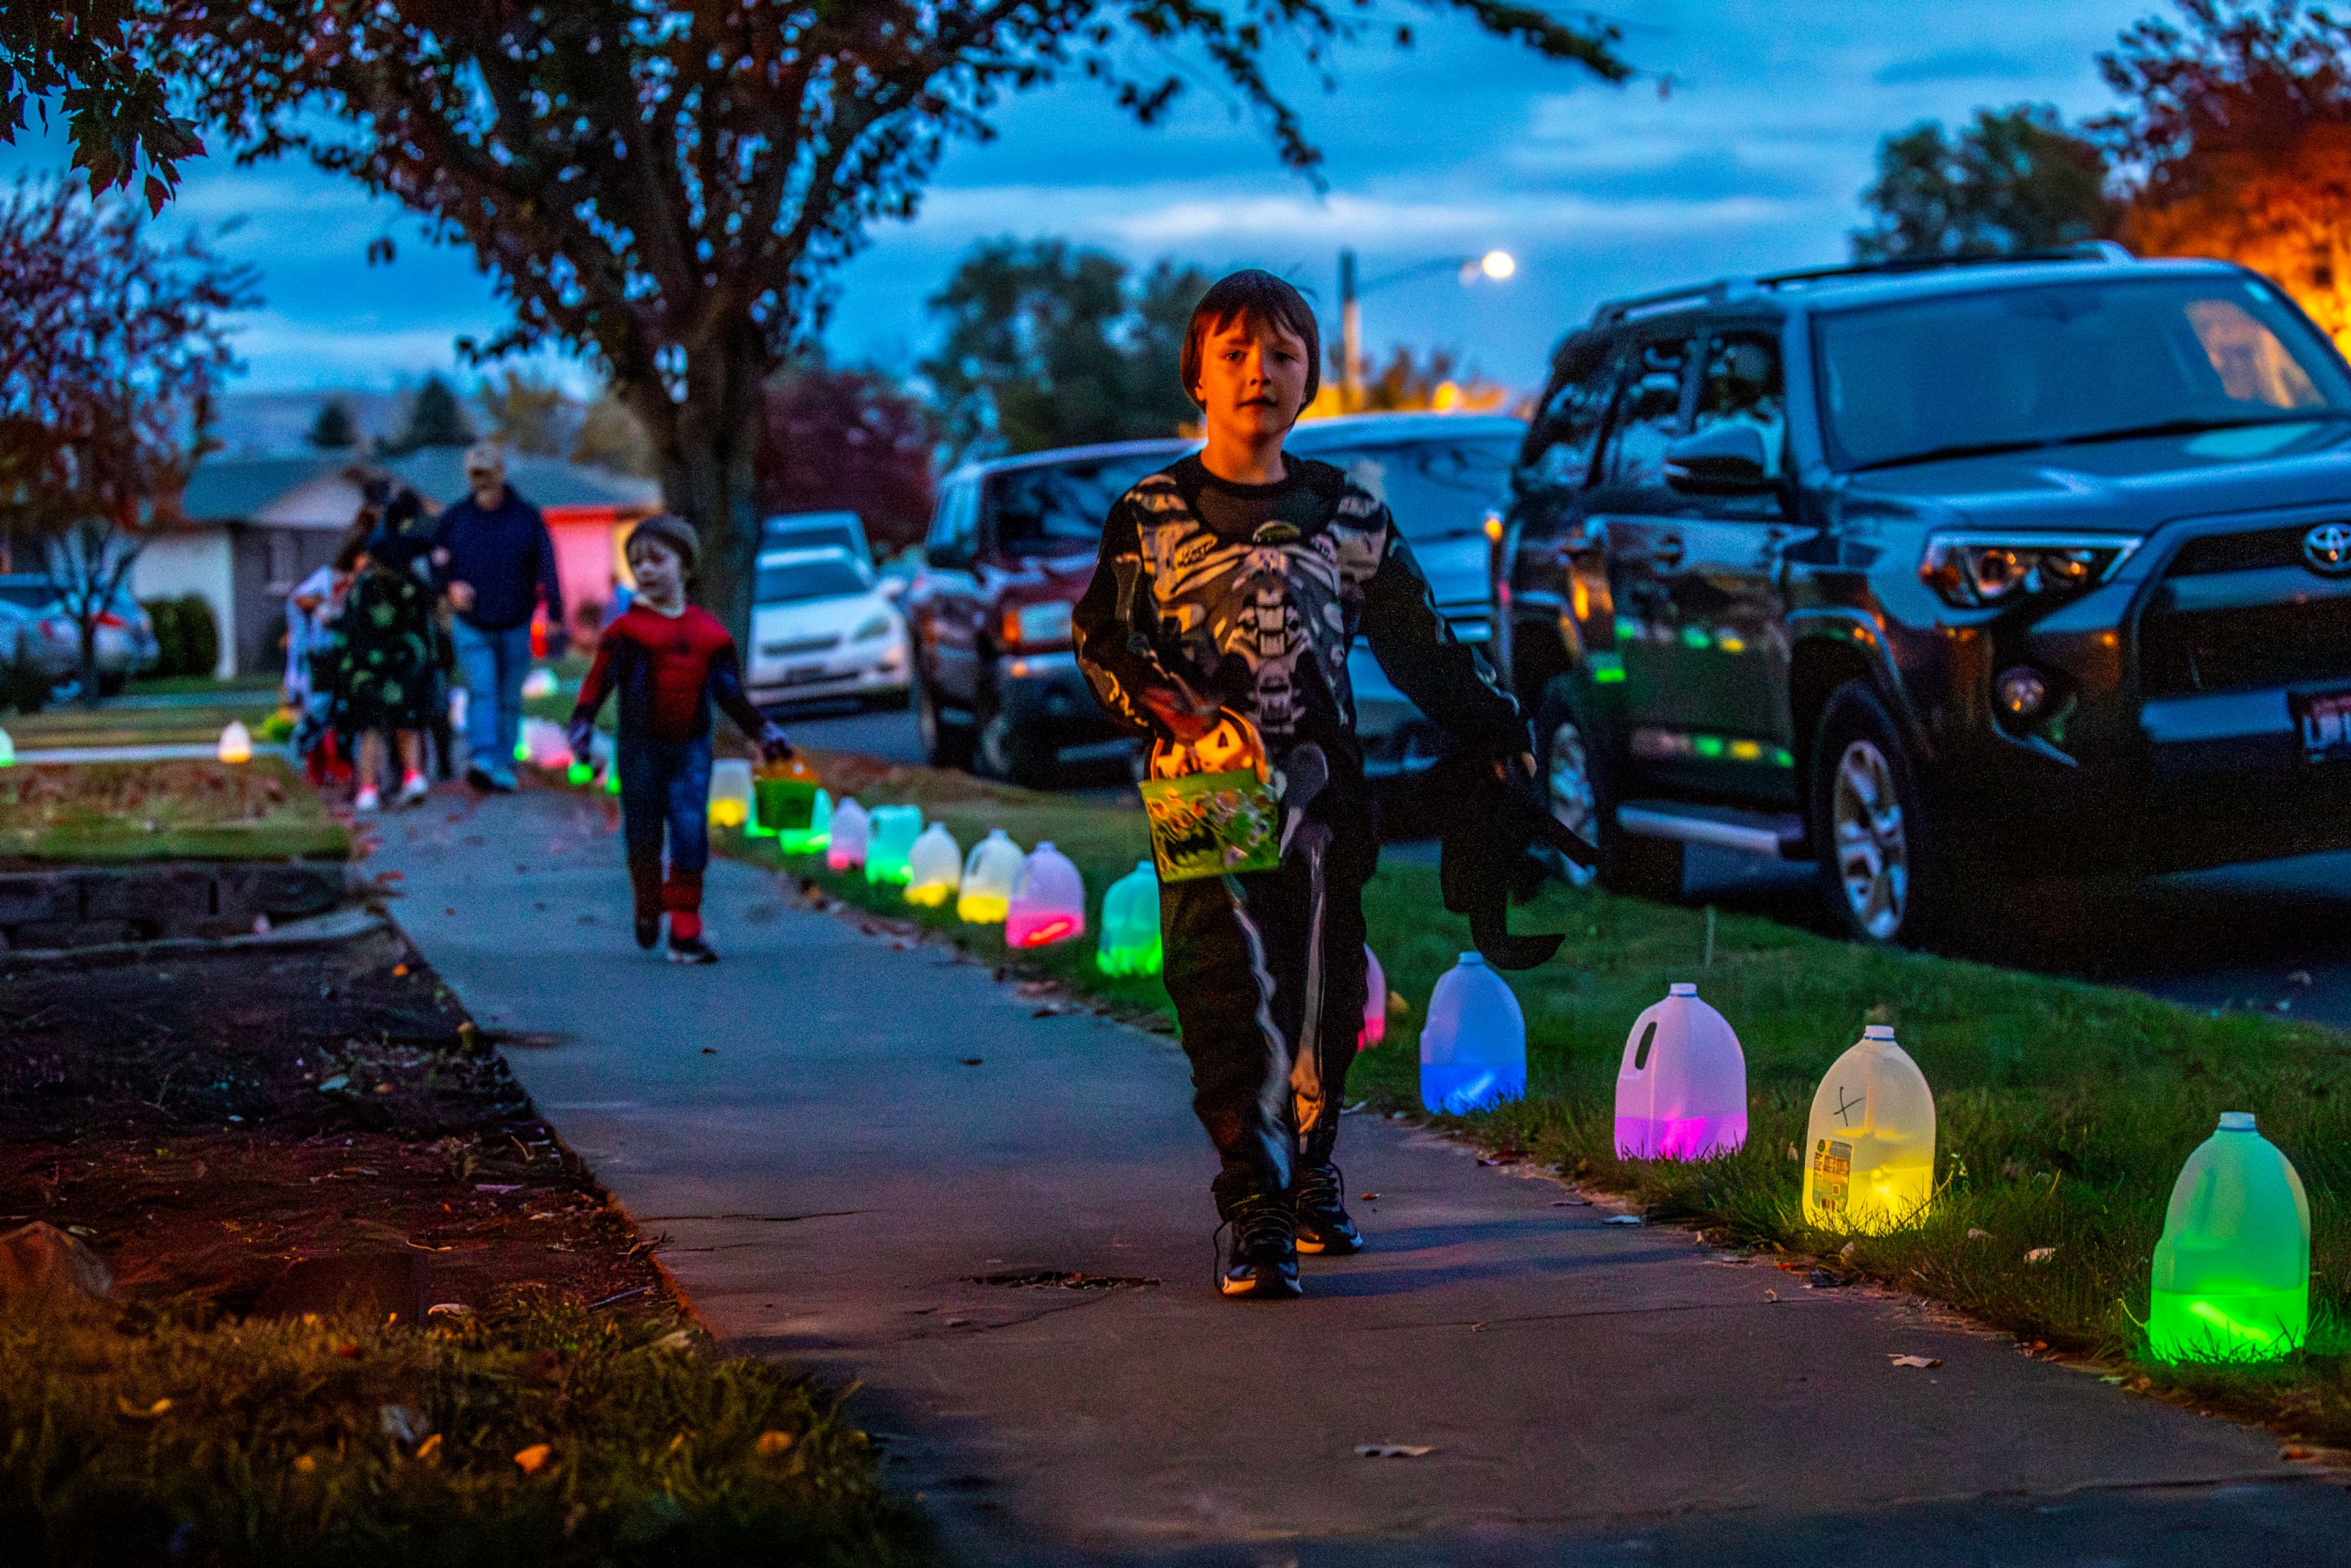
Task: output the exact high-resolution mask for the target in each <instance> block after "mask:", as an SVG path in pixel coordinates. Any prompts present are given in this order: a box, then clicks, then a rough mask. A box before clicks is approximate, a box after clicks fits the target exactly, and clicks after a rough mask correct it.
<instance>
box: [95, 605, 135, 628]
mask: <svg viewBox="0 0 2351 1568" xmlns="http://www.w3.org/2000/svg"><path fill="white" fill-rule="evenodd" d="M98 623H99V625H101V626H111V627H113V628H115V629H116V630H117V631H120V630H121V629H122V628H123V627H125V626H128V625H130V624H131V622H128V621H125V620H124V619H123V618H122V617H121V616H120V615H117V614H116V613H115V612H113V611H111V610H107V611H101V612H99V617H98Z"/></svg>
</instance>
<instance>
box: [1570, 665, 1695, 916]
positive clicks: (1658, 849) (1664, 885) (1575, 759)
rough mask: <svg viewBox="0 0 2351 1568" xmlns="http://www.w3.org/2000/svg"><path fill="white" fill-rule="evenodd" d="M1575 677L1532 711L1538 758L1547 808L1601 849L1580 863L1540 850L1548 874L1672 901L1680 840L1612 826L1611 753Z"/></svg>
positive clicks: (1677, 889) (1617, 795)
mask: <svg viewBox="0 0 2351 1568" xmlns="http://www.w3.org/2000/svg"><path fill="white" fill-rule="evenodd" d="M1535 737H1536V744H1537V745H1538V746H1539V747H1541V752H1540V754H1539V755H1538V756H1537V758H1536V762H1537V763H1538V765H1539V766H1540V767H1541V769H1542V777H1543V790H1544V793H1545V795H1546V796H1547V797H1548V798H1549V800H1550V801H1551V810H1552V816H1554V817H1557V818H1558V819H1559V820H1560V821H1561V822H1562V823H1563V824H1565V825H1566V827H1567V828H1568V829H1569V830H1570V831H1573V832H1574V833H1576V834H1577V835H1578V836H1579V837H1581V838H1583V840H1584V841H1586V842H1588V843H1591V844H1593V845H1596V846H1597V847H1598V849H1599V851H1600V863H1599V865H1598V866H1596V867H1593V868H1591V869H1586V868H1584V867H1582V866H1579V865H1576V864H1575V863H1574V862H1572V861H1570V860H1568V859H1567V858H1566V857H1565V856H1563V855H1561V854H1559V853H1557V852H1553V851H1550V850H1545V851H1543V852H1542V854H1543V856H1544V858H1545V860H1546V861H1547V862H1550V864H1551V869H1552V873H1554V874H1555V875H1557V876H1559V877H1560V878H1561V879H1562V880H1563V881H1565V882H1566V883H1568V884H1569V885H1570V886H1572V887H1583V886H1584V885H1586V884H1588V883H1591V882H1593V880H1595V878H1596V879H1597V880H1598V882H1599V883H1600V885H1601V886H1603V887H1604V888H1606V889H1607V890H1608V891H1609V892H1611V893H1624V894H1633V895H1634V896H1635V897H1639V898H1657V899H1666V900H1672V899H1675V898H1678V897H1680V896H1681V891H1682V845H1681V844H1680V843H1679V842H1678V841H1675V840H1672V839H1649V838H1642V837H1640V836H1638V835H1636V834H1633V833H1627V832H1624V831H1620V830H1619V829H1618V828H1617V826H1616V802H1617V801H1618V800H1621V799H1622V798H1623V796H1622V794H1621V792H1620V791H1619V790H1617V789H1615V788H1614V754H1613V753H1612V752H1611V751H1610V750H1609V748H1608V741H1607V731H1606V730H1605V729H1604V727H1601V726H1600V725H1599V724H1597V723H1596V722H1594V721H1593V718H1592V717H1591V714H1590V710H1589V709H1588V708H1586V707H1585V706H1583V703H1582V702H1581V701H1580V700H1579V699H1578V697H1577V695H1576V691H1575V688H1574V685H1573V676H1568V675H1562V676H1559V677H1558V678H1556V679H1554V680H1553V681H1552V683H1551V685H1548V686H1546V687H1545V688H1544V689H1543V700H1542V702H1541V705H1539V706H1537V708H1536V710H1535Z"/></svg>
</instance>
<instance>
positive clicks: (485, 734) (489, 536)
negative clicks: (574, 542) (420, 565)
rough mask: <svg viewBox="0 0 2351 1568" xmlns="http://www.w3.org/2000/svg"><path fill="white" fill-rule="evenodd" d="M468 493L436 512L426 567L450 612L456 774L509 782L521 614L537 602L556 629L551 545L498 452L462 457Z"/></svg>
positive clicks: (524, 666) (523, 656)
mask: <svg viewBox="0 0 2351 1568" xmlns="http://www.w3.org/2000/svg"><path fill="white" fill-rule="evenodd" d="M465 482H466V484H467V485H469V486H472V489H473V494H472V495H470V496H468V497H465V499H464V500H462V501H459V502H457V503H456V504H455V506H452V507H449V508H448V509H447V510H446V511H444V512H443V513H442V514H441V523H440V527H439V528H437V529H436V530H435V532H434V539H433V544H434V550H433V561H434V572H435V574H436V576H437V577H438V579H439V580H440V582H441V583H442V585H443V586H444V588H446V589H447V591H448V594H449V607H450V608H451V609H452V610H454V611H455V612H456V623H455V628H454V632H455V641H456V644H457V663H458V665H459V666H460V667H461V668H462V669H464V671H465V685H466V686H467V688H468V690H469V692H470V695H468V696H467V698H466V707H465V745H466V750H467V752H468V753H469V756H468V758H467V761H466V766H465V778H466V779H467V781H468V782H470V783H471V784H473V785H474V787H475V788H476V789H513V788H514V787H515V774H514V749H515V739H516V737H517V735H519V734H520V733H521V730H522V683H523V677H524V676H525V675H528V674H529V673H530V618H531V615H532V612H535V611H536V610H537V609H538V604H539V601H541V600H542V599H544V600H545V601H546V603H547V624H548V627H549V634H550V635H552V636H558V637H559V636H560V635H561V634H562V626H563V588H562V585H561V584H560V583H559V582H558V581H557V580H556V576H555V541H554V540H553V539H552V538H549V537H548V532H547V519H546V518H544V517H540V516H539V514H538V507H534V506H532V505H531V504H530V503H529V502H528V501H526V500H524V499H523V498H522V497H520V496H517V495H516V494H515V492H514V489H513V487H512V486H509V485H508V484H507V464H506V457H505V455H504V454H502V453H501V452H499V450H498V449H497V448H496V446H493V445H491V444H488V443H486V442H485V443H484V444H481V445H479V446H476V447H474V448H473V449H472V450H471V451H469V452H467V453H466V454H465Z"/></svg>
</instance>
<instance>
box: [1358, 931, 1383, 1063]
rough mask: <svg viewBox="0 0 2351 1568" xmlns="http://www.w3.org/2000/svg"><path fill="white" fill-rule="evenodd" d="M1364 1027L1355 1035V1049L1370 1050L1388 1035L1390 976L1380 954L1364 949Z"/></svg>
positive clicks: (1367, 948)
mask: <svg viewBox="0 0 2351 1568" xmlns="http://www.w3.org/2000/svg"><path fill="white" fill-rule="evenodd" d="M1387 1037H1388V977H1387V974H1386V972H1385V971H1384V970H1383V969H1382V968H1381V967H1380V956H1379V955H1378V954H1377V953H1374V952H1373V951H1372V950H1371V948H1370V947H1369V946H1365V947H1364V1027H1363V1029H1362V1030H1360V1031H1358V1032H1357V1033H1356V1035H1355V1049H1356V1050H1357V1051H1369V1050H1371V1049H1372V1047H1374V1046H1375V1045H1377V1044H1379V1042H1380V1041H1382V1040H1385V1039H1387Z"/></svg>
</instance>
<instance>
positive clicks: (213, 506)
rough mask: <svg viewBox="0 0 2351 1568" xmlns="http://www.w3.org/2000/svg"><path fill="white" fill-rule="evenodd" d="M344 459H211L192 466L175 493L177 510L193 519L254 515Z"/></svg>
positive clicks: (238, 518) (207, 520)
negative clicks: (185, 481)
mask: <svg viewBox="0 0 2351 1568" xmlns="http://www.w3.org/2000/svg"><path fill="white" fill-rule="evenodd" d="M346 461H347V459H344V458H340V457H215V458H213V459H211V460H209V461H207V462H204V463H199V464H197V465H196V471H195V473H194V474H193V475H191V476H189V478H188V487H187V490H186V492H185V493H184V494H183V495H182V496H181V497H180V509H181V510H182V511H183V513H184V514H185V515H186V517H187V519H188V521H190V522H192V523H198V524H203V523H236V522H244V521H246V519H248V518H250V517H257V516H259V515H260V513H261V511H262V509H263V508H264V507H267V506H268V505H269V503H270V502H272V501H274V500H276V499H277V498H278V497H280V496H283V495H285V494H286V493H287V491H288V490H292V489H295V488H297V487H298V486H303V485H307V484H309V483H310V482H311V481H313V480H316V479H319V478H322V477H324V476H328V475H330V474H332V473H334V472H335V471H336V470H337V469H338V468H340V467H341V466H343V465H344V463H345V462H346ZM343 520H344V521H345V522H349V521H350V518H349V517H345V518H344V519H343Z"/></svg>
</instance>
